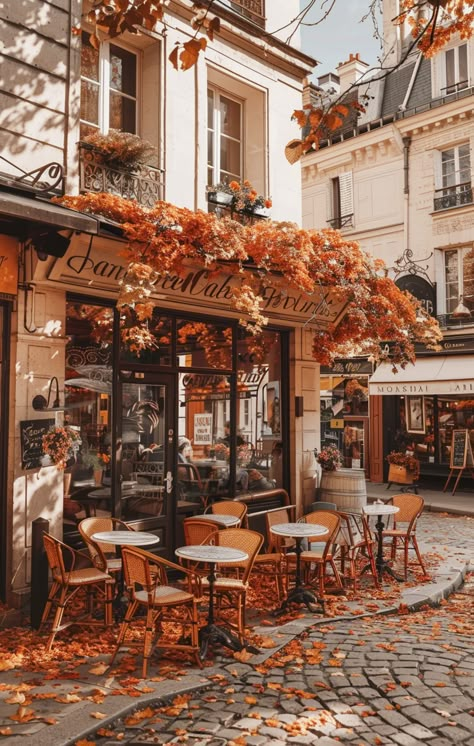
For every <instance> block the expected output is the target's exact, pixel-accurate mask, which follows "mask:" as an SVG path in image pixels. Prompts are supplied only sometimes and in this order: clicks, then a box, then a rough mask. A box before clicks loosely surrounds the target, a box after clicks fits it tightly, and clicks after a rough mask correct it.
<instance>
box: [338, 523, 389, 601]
mask: <svg viewBox="0 0 474 746" xmlns="http://www.w3.org/2000/svg"><path fill="white" fill-rule="evenodd" d="M337 514H338V515H339V517H340V519H341V526H340V529H339V533H338V535H337V536H336V548H335V551H334V559H335V560H336V559H338V558H339V560H340V567H341V576H342V578H343V579H347V580H348V581H349V582H351V583H352V584H353V590H354V591H356V590H357V581H358V579H359V576H360V570H361V569H362V568H358V563H359V562H360V560H362V561H363V563H364V567H368V568H369V569H370V572H371V574H372V578H373V581H374V583H375V586H376V588H379V587H380V584H379V579H378V575H377V568H376V566H375V557H374V551H373V548H374V546H375V543H376V542H375V539H374V537H373V536H372V533H371V531H370V527H369V524H368V521H367V517H366V516H365V515H363V514H355V513H343V512H341V511H337ZM346 564H348V569H346Z"/></svg>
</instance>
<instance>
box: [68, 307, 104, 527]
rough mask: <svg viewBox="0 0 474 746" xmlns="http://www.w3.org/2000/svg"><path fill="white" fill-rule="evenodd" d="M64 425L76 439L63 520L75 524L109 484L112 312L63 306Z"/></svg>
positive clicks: (96, 308)
mask: <svg viewBox="0 0 474 746" xmlns="http://www.w3.org/2000/svg"><path fill="white" fill-rule="evenodd" d="M66 314H67V315H66V334H67V336H68V343H67V345H66V376H65V387H64V391H65V409H64V422H65V424H67V425H68V426H69V427H70V428H72V429H73V430H74V431H75V432H76V434H77V436H78V440H77V448H75V450H74V456H73V458H71V463H69V464H68V467H67V469H66V474H65V505H64V518H65V520H66V521H67V520H71V521H74V520H75V519H76V518H77V514H78V513H80V511H81V510H83V506H84V503H80V502H79V499H80V498H82V497H84V500H86V498H87V494H88V493H89V491H90V490H91V489H92V488H93V487H94V485H97V486H100V485H102V484H104V483H107V482H109V481H110V461H111V448H110V446H111V413H112V326H113V310H112V309H111V308H107V307H104V306H98V305H93V304H86V303H67V307H66Z"/></svg>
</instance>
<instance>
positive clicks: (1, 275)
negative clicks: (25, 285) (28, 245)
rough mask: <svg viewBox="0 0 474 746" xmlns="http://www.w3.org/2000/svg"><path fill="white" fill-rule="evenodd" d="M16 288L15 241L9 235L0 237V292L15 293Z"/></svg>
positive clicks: (16, 254)
mask: <svg viewBox="0 0 474 746" xmlns="http://www.w3.org/2000/svg"><path fill="white" fill-rule="evenodd" d="M17 288H18V251H17V241H16V239H15V238H10V237H9V236H2V238H1V239H0V293H6V294H7V295H16V293H17Z"/></svg>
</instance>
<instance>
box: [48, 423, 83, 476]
mask: <svg viewBox="0 0 474 746" xmlns="http://www.w3.org/2000/svg"><path fill="white" fill-rule="evenodd" d="M78 440H79V437H78V435H77V434H76V433H75V432H74V430H70V429H69V428H67V427H53V428H51V429H50V430H49V432H47V433H46V435H43V453H44V455H45V456H48V457H49V460H50V461H51V464H53V465H54V466H57V467H58V469H66V468H67V466H68V461H70V460H71V459H72V458H74V444H75V443H76V442H77V441H78Z"/></svg>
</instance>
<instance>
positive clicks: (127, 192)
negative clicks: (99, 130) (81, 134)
mask: <svg viewBox="0 0 474 746" xmlns="http://www.w3.org/2000/svg"><path fill="white" fill-rule="evenodd" d="M79 152H80V158H79V162H80V191H81V192H108V193H109V194H116V195H118V196H119V197H125V198H126V199H134V200H136V201H137V202H139V203H140V204H141V205H143V207H153V205H154V204H155V202H156V201H157V200H160V199H163V181H162V174H163V172H162V171H161V169H158V168H155V167H154V166H148V165H143V164H142V165H138V166H136V167H135V168H134V169H133V171H132V170H127V169H119V168H112V167H111V166H110V165H108V164H107V163H102V162H101V159H100V154H99V153H98V151H97V150H96V149H95V148H93V147H91V146H90V145H87V144H85V143H79Z"/></svg>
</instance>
